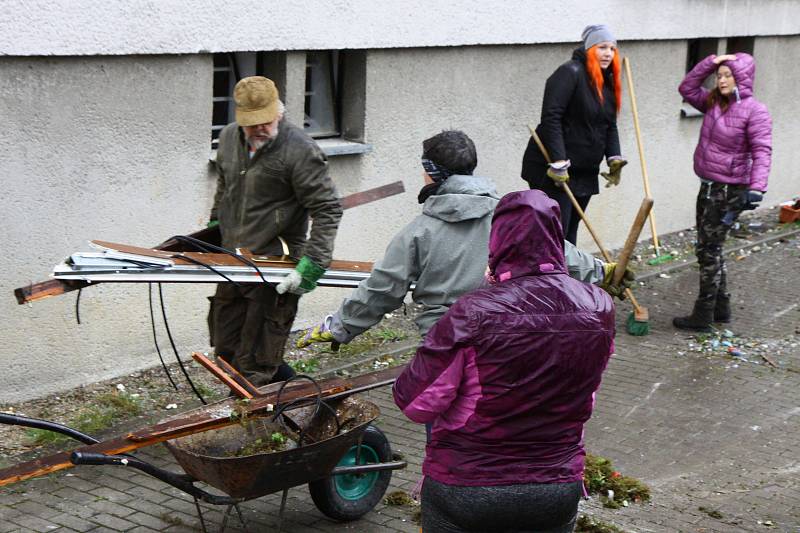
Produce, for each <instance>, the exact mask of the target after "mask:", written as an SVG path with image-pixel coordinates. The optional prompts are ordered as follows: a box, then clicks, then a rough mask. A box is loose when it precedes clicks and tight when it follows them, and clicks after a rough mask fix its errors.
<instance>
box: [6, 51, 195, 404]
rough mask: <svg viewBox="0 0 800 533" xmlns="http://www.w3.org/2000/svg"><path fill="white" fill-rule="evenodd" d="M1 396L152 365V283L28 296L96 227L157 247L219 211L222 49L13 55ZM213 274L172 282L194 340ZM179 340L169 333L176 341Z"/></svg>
mask: <svg viewBox="0 0 800 533" xmlns="http://www.w3.org/2000/svg"><path fill="white" fill-rule="evenodd" d="M0 72H2V76H0V117H2V122H3V128H2V130H0V168H2V169H3V173H4V176H5V179H4V187H3V188H4V192H3V194H2V195H1V196H0V212H1V213H3V220H4V221H5V226H4V233H5V235H6V238H5V239H4V250H5V252H4V253H3V255H2V257H0V271H2V273H3V275H2V276H1V277H0V295H2V297H1V298H0V314H1V315H2V316H3V323H2V326H0V332H1V333H0V335H2V343H0V365H2V368H3V371H2V373H0V401H11V400H20V399H25V398H28V397H31V396H38V395H42V394H44V393H47V392H51V391H54V390H60V389H65V388H69V387H74V386H76V385H79V384H81V383H85V382H89V381H95V380H100V379H104V378H108V377H111V376H115V375H120V374H124V373H126V372H130V371H131V370H133V369H136V368H142V367H144V366H148V365H151V364H153V363H155V362H156V361H157V359H156V356H155V353H154V351H153V348H152V342H151V341H150V340H148V339H149V338H150V337H151V335H152V334H151V332H150V325H149V318H148V314H147V308H148V307H147V305H148V304H147V286H146V285H130V286H120V285H116V286H114V285H105V286H98V287H93V288H90V289H87V290H85V291H83V295H82V297H81V306H80V311H81V320H82V322H83V324H82V325H76V323H75V318H74V302H75V295H76V294H77V293H71V294H70V295H68V296H60V297H58V298H52V299H48V300H44V301H41V302H37V303H36V304H34V305H32V306H19V305H17V303H16V301H15V300H14V298H13V296H12V290H13V289H14V288H16V287H19V286H22V285H25V284H27V283H30V282H35V281H41V280H42V279H46V277H47V274H48V273H49V270H50V269H51V268H52V265H54V264H55V263H56V262H58V261H59V260H60V259H62V258H63V257H65V256H66V255H68V254H69V253H71V252H73V251H75V250H78V249H86V248H87V247H86V243H87V242H88V241H89V240H90V239H105V240H111V241H121V242H130V243H136V244H142V245H153V244H157V243H158V242H160V241H161V240H162V239H163V238H165V237H168V236H170V235H173V234H175V233H183V232H185V231H186V228H192V227H197V226H199V225H200V223H201V222H203V221H204V220H205V218H206V217H207V204H208V192H207V191H208V190H210V187H209V184H208V179H207V177H206V167H207V162H206V161H207V158H208V137H209V128H208V124H210V120H211V104H210V102H211V59H210V57H209V56H161V57H144V56H139V57H101V58H53V59H44V58H2V59H0ZM208 292H209V290H208V287H204V286H180V287H179V286H175V285H171V286H168V287H166V288H165V296H166V300H167V305H168V309H169V315H168V316H169V318H170V322H171V325H172V327H173V328H174V331H175V334H176V340H177V342H178V343H179V345H180V346H181V347H182V348H184V349H190V348H202V347H203V346H204V343H205V339H206V333H205V328H204V327H203V320H204V316H203V312H204V309H203V307H204V306H203V305H202V304H200V305H195V303H196V302H199V301H201V300H202V299H203V295H204V294H205V293H208ZM165 341H166V339H165V338H164V336H163V334H162V342H163V346H164V347H165V348H166V347H167V346H168V345H167V344H166V342H165Z"/></svg>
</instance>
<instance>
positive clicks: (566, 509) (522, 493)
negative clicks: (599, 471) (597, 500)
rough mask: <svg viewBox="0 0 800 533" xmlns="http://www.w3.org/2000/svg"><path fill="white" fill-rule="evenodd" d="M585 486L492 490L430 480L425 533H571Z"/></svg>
mask: <svg viewBox="0 0 800 533" xmlns="http://www.w3.org/2000/svg"><path fill="white" fill-rule="evenodd" d="M581 493H582V489H581V482H580V481H574V482H572V483H526V484H521V485H499V486H493V487H464V486H456V485H446V484H444V483H439V482H438V481H434V480H433V479H431V478H430V477H426V478H425V482H424V484H423V485H422V531H424V532H425V533H456V532H469V531H476V532H477V531H481V532H488V531H492V532H498V533H501V532H502V533H525V532H530V533H533V532H537V533H569V532H571V531H573V529H574V528H575V521H576V519H577V516H578V500H580V497H581Z"/></svg>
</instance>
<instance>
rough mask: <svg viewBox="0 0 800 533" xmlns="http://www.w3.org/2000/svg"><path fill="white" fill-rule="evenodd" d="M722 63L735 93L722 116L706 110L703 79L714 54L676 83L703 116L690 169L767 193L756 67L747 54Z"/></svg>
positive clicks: (768, 133)
mask: <svg viewBox="0 0 800 533" xmlns="http://www.w3.org/2000/svg"><path fill="white" fill-rule="evenodd" d="M735 55H736V59H735V60H733V61H724V62H723V63H722V64H723V65H727V66H728V67H729V68H730V69H731V72H732V73H733V78H734V80H736V86H737V87H738V89H739V101H735V100H734V101H732V103H731V105H730V106H729V107H728V109H727V110H726V111H725V112H724V113H723V112H722V110H721V109H720V107H719V106H718V105H715V106H714V107H713V109H708V108H707V104H706V101H707V98H708V94H709V91H708V90H707V89H705V88H704V87H703V81H704V80H705V79H706V78H707V77H708V76H709V75H711V74H713V73H714V72H715V71H716V70H717V68H718V66H717V65H715V64H714V57H715V56H713V55H711V56H708V57H707V58H705V59H704V60H702V61H701V62H700V63H698V64H697V65H696V66H695V67H694V68H693V69H692V70H691V71H690V72H689V73H688V74H687V75H686V78H684V80H683V82H681V85H680V87H678V91H680V93H681V96H683V97H684V99H686V101H687V102H689V104H691V105H692V107H694V108H695V109H697V110H698V111H702V112H703V113H705V117H704V118H703V126H702V128H701V129H700V142H698V143H697V148H696V149H695V151H694V171H695V174H697V175H698V176H700V177H701V178H704V179H708V180H712V181H718V182H721V183H732V184H736V185H746V186H747V188H748V189H751V190H756V191H762V192H763V191H766V190H767V176H768V175H769V167H770V159H771V157H772V119H771V118H770V116H769V112H768V111H767V107H766V106H765V105H764V104H762V103H761V102H759V101H758V100H756V99H755V98H753V79H754V77H755V72H756V63H755V61H754V60H753V57H752V56H751V55H749V54H744V53H737V54H735Z"/></svg>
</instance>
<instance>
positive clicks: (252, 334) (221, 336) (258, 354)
mask: <svg viewBox="0 0 800 533" xmlns="http://www.w3.org/2000/svg"><path fill="white" fill-rule="evenodd" d="M299 299H300V297H299V296H297V295H294V294H278V293H277V292H275V288H274V287H273V286H272V285H270V284H268V283H245V284H241V285H240V286H239V287H237V286H236V285H234V284H232V283H220V284H218V285H217V292H216V294H215V295H214V296H213V298H210V300H211V309H210V311H209V316H208V324H209V330H210V333H211V345H212V346H214V353H215V354H216V355H218V356H222V357H224V358H225V360H226V361H228V362H229V363H230V364H231V365H232V366H233V367H234V368H235V369H236V370H238V371H239V372H240V373H241V374H242V375H243V376H244V377H246V378H247V379H248V380H250V381H251V382H252V383H253V384H254V385H256V386H259V387H260V386H261V385H266V384H267V383H269V382H270V381H271V380H272V377H273V376H274V375H275V373H276V372H277V371H278V368H279V367H281V365H282V363H283V352H284V348H285V345H286V339H287V338H288V337H289V333H290V332H291V329H292V324H293V323H294V317H295V315H296V314H297V303H298V301H299ZM284 379H285V378H284Z"/></svg>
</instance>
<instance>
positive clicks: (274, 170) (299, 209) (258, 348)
mask: <svg viewBox="0 0 800 533" xmlns="http://www.w3.org/2000/svg"><path fill="white" fill-rule="evenodd" d="M233 99H234V102H235V104H236V122H234V123H232V124H228V125H227V126H226V127H225V128H224V129H223V130H222V132H221V133H220V136H219V149H218V150H217V161H216V166H217V172H218V175H219V177H218V182H217V193H216V195H215V197H214V207H213V209H212V210H211V220H212V221H214V220H218V221H219V227H220V231H221V234H222V245H223V246H224V247H225V248H228V249H231V250H235V249H236V248H247V249H249V250H250V251H251V252H253V253H255V254H267V255H281V254H285V253H287V252H288V255H290V256H292V257H295V258H298V259H299V262H298V264H297V267H296V269H295V270H294V271H293V272H291V273H290V274H289V275H288V276H287V277H286V278H285V279H284V280H283V281H282V282H281V283H279V284H278V285H277V286H273V285H270V284H267V283H253V284H242V285H240V286H236V285H234V284H232V283H220V284H219V285H218V286H217V291H216V294H215V295H214V297H213V298H211V302H212V303H211V310H210V312H209V328H210V332H211V343H212V345H213V346H214V348H215V353H216V355H217V356H222V357H224V358H225V359H226V360H227V361H228V362H230V363H231V364H232V365H233V366H234V367H235V368H236V369H237V370H238V371H239V372H241V373H242V374H243V375H244V376H245V377H246V378H247V379H249V380H250V381H252V382H253V383H254V384H256V385H259V386H260V385H265V384H267V383H269V382H270V381H271V380H273V376H275V374H276V372H277V371H278V368H279V367H281V364H282V363H283V352H284V345H285V343H286V339H287V337H288V335H289V332H290V330H291V327H292V323H293V322H294V318H295V315H296V314H297V304H298V300H299V298H300V295H301V294H303V293H306V292H308V291H311V290H313V289H314V287H315V286H316V281H317V280H318V279H319V278H320V276H322V274H323V273H324V271H325V269H326V268H327V267H328V265H329V263H330V261H331V254H332V251H333V241H334V238H335V237H336V230H337V228H338V226H339V220H340V219H341V217H342V205H341V202H340V199H339V195H338V194H337V192H336V188H335V187H334V185H333V182H332V181H331V178H330V176H329V175H328V162H327V159H326V157H325V155H324V154H323V153H322V151H321V150H320V148H319V147H318V146H317V144H316V143H315V142H314V141H313V139H311V138H310V137H309V136H308V135H306V134H305V133H304V132H303V130H302V129H301V128H298V127H297V126H294V125H293V124H290V123H289V122H287V121H285V120H283V110H284V106H283V103H282V102H281V101H280V99H279V95H278V90H277V88H276V87H275V84H274V83H273V82H272V81H271V80H269V79H267V78H264V77H261V76H252V77H249V78H244V79H242V80H241V81H239V82H238V83H237V84H236V87H235V88H234V91H233ZM309 219H310V220H311V232H310V235H309V237H308V238H306V235H308V234H309V232H308V225H309ZM284 368H285V365H284ZM283 373H284V372H283V371H282V372H281V374H283ZM276 377H278V376H276ZM280 377H284V378H285V377H287V376H280Z"/></svg>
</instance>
